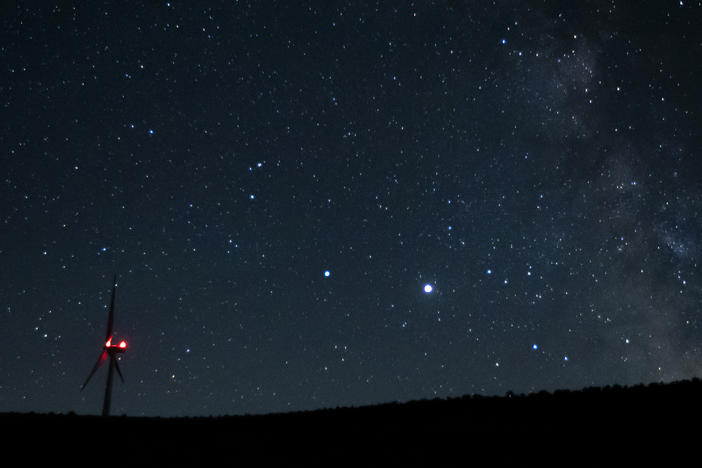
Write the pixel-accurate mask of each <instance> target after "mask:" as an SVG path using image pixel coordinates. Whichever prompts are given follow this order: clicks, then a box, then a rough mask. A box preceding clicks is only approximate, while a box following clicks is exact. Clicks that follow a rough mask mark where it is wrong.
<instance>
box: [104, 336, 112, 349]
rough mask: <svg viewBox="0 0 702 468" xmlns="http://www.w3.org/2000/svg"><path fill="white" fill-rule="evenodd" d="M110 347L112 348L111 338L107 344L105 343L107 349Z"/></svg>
mask: <svg viewBox="0 0 702 468" xmlns="http://www.w3.org/2000/svg"><path fill="white" fill-rule="evenodd" d="M110 346H112V337H110V339H109V340H107V342H105V348H109V347H110Z"/></svg>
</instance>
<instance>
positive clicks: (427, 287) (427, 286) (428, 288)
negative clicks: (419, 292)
mask: <svg viewBox="0 0 702 468" xmlns="http://www.w3.org/2000/svg"><path fill="white" fill-rule="evenodd" d="M433 290H434V287H433V286H432V285H431V284H429V283H427V284H425V285H424V292H425V293H427V294H430V293H431V292H432V291H433Z"/></svg>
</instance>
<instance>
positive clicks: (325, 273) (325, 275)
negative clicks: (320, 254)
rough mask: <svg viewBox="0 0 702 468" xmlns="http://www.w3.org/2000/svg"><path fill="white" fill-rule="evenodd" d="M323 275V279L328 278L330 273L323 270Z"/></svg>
mask: <svg viewBox="0 0 702 468" xmlns="http://www.w3.org/2000/svg"><path fill="white" fill-rule="evenodd" d="M323 274H324V277H325V278H329V277H330V276H331V271H329V270H324V273H323Z"/></svg>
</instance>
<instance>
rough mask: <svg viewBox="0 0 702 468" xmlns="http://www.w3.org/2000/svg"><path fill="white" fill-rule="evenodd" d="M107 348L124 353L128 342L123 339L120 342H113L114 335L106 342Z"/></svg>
mask: <svg viewBox="0 0 702 468" xmlns="http://www.w3.org/2000/svg"><path fill="white" fill-rule="evenodd" d="M105 349H106V350H108V351H110V352H113V353H123V352H124V351H125V350H126V349H127V342H126V341H124V340H122V341H120V342H119V344H112V337H110V339H109V340H107V341H106V342H105Z"/></svg>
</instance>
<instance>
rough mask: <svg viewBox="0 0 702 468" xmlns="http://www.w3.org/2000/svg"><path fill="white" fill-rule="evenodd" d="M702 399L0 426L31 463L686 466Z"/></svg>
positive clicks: (466, 403)
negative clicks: (508, 463) (638, 464)
mask: <svg viewBox="0 0 702 468" xmlns="http://www.w3.org/2000/svg"><path fill="white" fill-rule="evenodd" d="M701 391H702V381H700V380H697V379H695V380H692V381H684V382H675V383H669V384H651V385H648V386H643V385H641V386H635V387H627V388H624V387H619V386H614V387H605V388H588V389H585V390H582V391H577V392H575V391H557V392H555V393H547V392H542V393H538V394H531V395H526V396H525V395H510V394H508V395H506V396H504V397H476V396H473V397H464V398H458V399H451V400H431V401H416V402H409V403H404V404H385V405H378V406H371V407H360V408H337V409H329V410H320V411H312V412H302V413H288V414H273V415H265V416H230V417H215V418H170V419H160V418H136V417H126V416H114V417H110V418H102V417H97V416H77V415H73V414H67V415H57V414H34V413H30V414H18V413H5V414H1V415H0V421H1V422H2V427H3V436H2V445H3V447H4V448H3V451H4V453H5V455H6V456H7V455H12V454H13V453H15V452H16V453H17V454H20V455H22V456H23V458H22V459H23V460H26V461H33V460H36V461H40V460H45V461H49V462H58V461H62V460H67V461H72V460H73V461H76V462H79V463H80V464H84V463H85V464H88V463H90V464H92V463H100V464H103V465H105V464H107V465H110V466H112V465H118V464H134V463H139V464H141V462H144V461H149V462H157V463H159V465H160V466H162V464H163V463H179V464H192V463H198V464H200V463H207V464H208V465H210V464H214V463H217V464H222V463H225V465H226V466H234V465H240V466H252V465H251V463H252V462H255V463H264V462H265V463H266V464H270V463H271V462H273V463H274V464H273V465H272V466H285V465H288V464H294V465H305V464H309V463H321V464H323V465H325V466H335V465H340V464H344V465H345V464H352V465H356V466H358V465H363V466H374V465H379V464H383V465H388V464H390V465H391V466H399V465H402V464H406V463H419V464H422V465H425V466H431V465H434V466H435V465H446V464H456V465H463V466H476V465H477V461H480V463H479V464H480V465H481V466H483V465H485V464H486V463H491V462H496V463H500V462H502V463H504V462H510V464H516V465H520V466H521V465H540V464H543V463H547V464H557V465H561V466H572V465H576V464H577V465H580V464H582V462H588V463H597V464H598V465H605V464H607V465H609V464H610V463H609V462H618V463H626V464H627V466H630V465H631V464H632V463H642V462H643V463H646V464H647V465H648V464H650V463H654V464H657V465H665V466H686V465H690V464H692V465H694V464H695V463H696V458H695V453H696V451H697V447H699V445H700V442H701V441H700V435H701V431H700V415H701V414H700V413H701V412H700V405H699V398H700V396H701V395H702V393H701ZM24 457H26V458H24ZM689 457H692V458H689Z"/></svg>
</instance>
